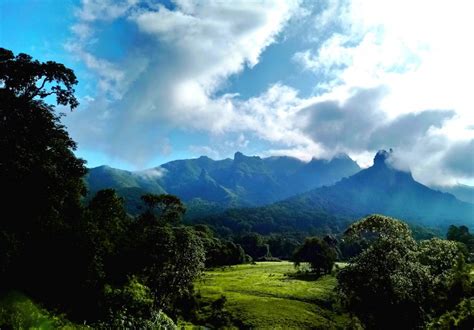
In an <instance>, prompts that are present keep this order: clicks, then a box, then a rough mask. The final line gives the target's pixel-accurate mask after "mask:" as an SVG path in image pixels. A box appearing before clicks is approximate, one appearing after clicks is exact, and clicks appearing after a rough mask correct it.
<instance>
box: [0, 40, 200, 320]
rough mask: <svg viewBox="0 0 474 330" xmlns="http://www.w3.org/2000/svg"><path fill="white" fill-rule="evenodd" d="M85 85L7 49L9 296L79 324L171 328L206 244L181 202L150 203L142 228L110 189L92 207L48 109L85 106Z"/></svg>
mask: <svg viewBox="0 0 474 330" xmlns="http://www.w3.org/2000/svg"><path fill="white" fill-rule="evenodd" d="M76 83H77V80H76V77H75V75H74V73H73V72H72V70H70V69H68V68H66V67H64V66H63V65H62V64H58V63H55V62H46V63H40V62H39V61H34V60H32V58H31V57H30V56H28V55H25V54H19V55H17V56H14V55H13V53H12V52H11V51H8V50H5V49H3V48H0V105H1V107H0V118H2V120H0V130H1V131H2V135H1V136H0V149H1V150H2V153H1V156H0V157H1V158H0V180H1V182H2V185H3V188H4V189H6V191H8V194H6V196H5V197H4V204H2V206H4V209H3V211H4V213H5V214H7V215H8V216H6V217H3V218H2V221H0V239H1V242H0V249H1V250H0V278H2V281H1V283H0V292H1V291H2V290H3V291H4V292H5V291H8V290H12V289H17V290H20V291H22V292H26V293H28V294H29V295H31V296H32V297H33V298H35V299H38V300H39V301H41V302H42V303H44V304H45V305H46V307H48V308H53V309H55V310H56V309H58V310H61V311H67V313H68V317H70V318H72V319H76V320H81V321H82V320H87V321H89V322H95V321H98V322H99V323H98V324H101V323H100V320H102V321H104V320H105V321H107V320H106V317H107V313H108V312H112V313H113V314H114V315H116V316H117V318H115V317H114V318H112V320H111V319H109V321H110V322H112V321H113V322H115V320H122V321H124V322H125V320H127V322H129V321H130V322H132V321H133V322H134V323H131V324H134V325H133V326H137V327H148V325H150V327H155V328H156V325H157V324H161V323H160V322H162V321H163V320H164V321H163V322H165V323H166V322H167V321H166V318H165V317H164V316H163V315H164V314H163V313H162V312H161V311H160V308H166V309H167V310H171V311H176V310H178V309H179V308H180V306H179V304H180V299H182V298H183V296H186V295H190V294H191V293H192V283H193V280H194V279H195V278H196V277H197V276H198V275H199V274H200V271H201V269H202V268H203V261H204V251H203V246H202V242H201V240H200V239H199V237H198V236H197V235H196V233H195V231H194V230H193V229H192V228H190V227H183V226H179V223H180V221H181V219H182V216H183V214H184V212H185V208H184V205H183V203H182V202H181V200H180V199H179V198H177V197H176V196H172V195H150V194H149V195H146V196H144V197H143V201H144V202H145V203H146V205H147V210H146V211H145V212H144V213H143V214H142V215H141V216H139V217H138V218H137V219H134V220H132V219H131V218H130V217H129V216H128V215H127V213H126V211H125V209H124V202H123V199H122V198H120V197H119V196H118V195H117V193H116V192H115V191H114V190H111V189H106V190H102V191H98V192H97V194H96V195H95V196H94V197H93V198H92V199H90V201H89V203H88V205H87V206H84V205H83V201H84V199H83V196H84V194H85V187H84V183H83V177H84V175H85V174H86V169H85V167H84V161H82V160H80V159H78V158H76V157H75V155H74V153H73V151H74V149H75V148H76V144H75V142H74V141H73V140H71V139H70V137H69V136H68V134H67V131H66V129H65V127H64V126H62V125H61V123H60V116H59V115H57V113H56V112H55V109H54V106H53V105H50V104H48V103H47V101H48V100H50V99H51V98H48V97H49V96H55V97H56V103H57V104H59V105H61V106H69V107H70V108H71V109H74V108H75V107H77V105H78V102H77V100H76V98H75V96H74V85H75V84H76ZM124 305H126V306H124ZM122 316H123V318H122ZM142 321H143V322H145V323H143V324H142V325H140V326H139V325H138V324H139V323H137V322H142ZM28 322H29V321H28ZM113 322H112V323H113ZM147 322H151V323H147ZM113 324H115V323H113ZM124 324H125V323H124ZM140 324H141V323H140ZM147 324H148V325H147ZM115 325H116V324H115ZM109 327H110V325H109Z"/></svg>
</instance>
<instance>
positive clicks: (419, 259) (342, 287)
mask: <svg viewBox="0 0 474 330" xmlns="http://www.w3.org/2000/svg"><path fill="white" fill-rule="evenodd" d="M345 235H346V236H347V237H349V238H350V237H355V238H362V237H364V238H365V239H366V240H367V241H368V242H369V243H368V247H366V248H365V249H364V250H363V251H362V252H361V253H360V254H359V255H357V256H356V257H354V258H353V259H352V260H351V262H350V263H349V265H348V266H347V267H345V268H344V269H342V270H341V271H340V273H339V275H338V282H339V285H338V289H339V291H340V292H341V293H342V297H343V301H344V302H345V303H346V305H347V307H348V308H349V310H350V311H352V312H353V313H355V314H356V315H357V316H358V317H359V319H360V320H361V321H362V322H363V323H364V324H365V326H366V327H367V328H369V329H378V328H396V329H400V328H417V327H421V326H423V325H424V323H425V322H426V321H427V320H428V319H429V318H430V317H432V316H436V315H437V313H438V312H440V311H441V310H443V309H444V308H446V307H447V306H448V307H449V305H451V306H454V305H455V304H457V303H458V302H459V301H460V300H461V299H462V298H463V297H465V296H467V295H469V294H470V292H471V287H470V286H471V284H470V282H469V272H468V270H467V268H466V267H465V263H464V257H463V255H462V253H461V250H460V249H459V247H458V245H457V244H456V243H454V242H449V241H442V240H439V239H432V240H429V241H423V242H421V243H417V242H416V241H415V240H414V239H413V238H412V235H411V231H410V229H409V228H408V226H407V225H406V224H405V223H403V222H401V221H398V220H396V219H393V218H389V217H385V216H381V215H371V216H369V217H367V218H364V219H362V220H360V221H358V222H356V223H354V224H352V225H351V226H350V227H349V228H348V229H347V231H346V232H345Z"/></svg>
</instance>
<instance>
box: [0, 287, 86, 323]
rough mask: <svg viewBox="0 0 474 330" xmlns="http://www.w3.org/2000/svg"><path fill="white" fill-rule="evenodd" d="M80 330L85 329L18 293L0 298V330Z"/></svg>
mask: <svg viewBox="0 0 474 330" xmlns="http://www.w3.org/2000/svg"><path fill="white" fill-rule="evenodd" d="M4 327H5V329H45V330H46V329H81V328H86V327H82V326H78V325H74V324H72V323H70V322H68V321H66V320H65V319H64V318H63V317H62V316H57V315H53V314H52V313H50V312H48V311H46V310H45V309H44V308H42V307H40V306H39V305H37V304H36V303H34V302H33V301H32V300H31V299H30V298H28V297H26V296H25V295H23V294H21V293H19V292H15V291H12V292H9V293H8V294H6V295H4V296H2V297H0V329H3V328H4Z"/></svg>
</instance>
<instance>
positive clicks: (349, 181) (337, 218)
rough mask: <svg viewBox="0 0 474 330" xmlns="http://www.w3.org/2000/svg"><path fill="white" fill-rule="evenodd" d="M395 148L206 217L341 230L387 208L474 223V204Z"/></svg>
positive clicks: (234, 225)
mask: <svg viewBox="0 0 474 330" xmlns="http://www.w3.org/2000/svg"><path fill="white" fill-rule="evenodd" d="M389 159H390V152H387V151H384V150H382V151H379V152H378V153H377V154H376V155H375V158H374V165H373V166H372V167H369V168H367V169H364V170H362V171H360V172H358V173H356V174H354V175H352V176H350V177H348V178H343V179H342V180H340V181H339V182H337V183H335V184H334V185H331V186H323V187H320V188H316V189H313V190H310V191H308V192H305V193H302V194H299V195H297V196H294V197H290V198H288V199H286V200H283V201H280V202H276V203H274V204H271V205H267V206H263V207H258V208H248V209H238V210H229V211H226V212H224V213H223V214H219V215H216V216H210V217H207V218H203V219H200V220H199V221H202V222H206V223H208V224H211V225H213V226H215V227H216V228H221V229H223V230H224V231H226V230H227V229H226V228H229V229H230V230H232V231H234V232H235V231H237V232H239V231H246V230H251V231H257V232H260V233H262V234H267V233H270V232H286V231H295V230H296V231H305V232H309V233H318V232H320V231H322V232H328V231H329V232H331V231H332V232H337V231H341V230H343V229H344V228H345V226H346V225H347V224H348V223H349V222H350V221H353V220H355V219H357V218H360V217H362V216H365V215H368V214H372V213H381V214H384V215H389V216H393V217H397V218H400V219H403V220H406V221H408V222H409V223H412V224H418V225H423V226H430V227H438V228H446V227H447V226H449V225H450V224H465V225H468V226H470V227H471V228H472V227H473V225H474V204H470V203H466V202H462V201H460V200H458V199H456V198H455V197H454V196H453V195H451V194H448V193H442V192H439V191H436V190H432V189H430V188H428V187H426V186H424V185H422V184H421V183H418V182H417V181H415V180H414V179H413V177H412V175H411V173H409V172H404V171H399V170H397V169H395V168H393V167H392V166H391V165H390V161H389Z"/></svg>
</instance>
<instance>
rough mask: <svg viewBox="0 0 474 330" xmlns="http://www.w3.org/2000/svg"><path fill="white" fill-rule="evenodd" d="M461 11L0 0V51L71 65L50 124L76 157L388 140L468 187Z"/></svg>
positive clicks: (323, 153) (468, 26)
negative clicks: (72, 103)
mask: <svg viewBox="0 0 474 330" xmlns="http://www.w3.org/2000/svg"><path fill="white" fill-rule="evenodd" d="M473 7H474V5H473V4H472V2H471V1H469V0H466V1H461V0H459V1H454V2H449V1H439V2H436V4H433V3H432V2H430V1H423V0H421V1H418V2H416V3H413V2H412V1H405V0H403V1H397V2H393V1H388V0H387V1H382V0H377V1H375V0H364V1H362V0H361V1H358V0H331V1H318V2H314V1H297V0H295V1H292V0H288V1H276V0H275V1H228V2H223V1H216V2H213V1H206V2H202V1H191V0H177V1H161V2H160V1H151V0H121V1H111V0H102V1H99V0H88V1H85V0H84V1H79V0H77V1H72V0H70V1H67V0H63V1H53V0H51V1H49V0H36V1H33V0H30V1H22V0H15V1H13V0H0V15H1V16H0V45H1V46H2V47H5V48H8V49H11V50H12V51H14V52H15V53H19V52H25V53H28V54H30V55H32V56H33V57H35V58H37V59H39V60H55V61H57V62H61V63H64V64H65V65H66V66H68V67H70V68H72V69H73V70H74V71H75V73H76V75H77V76H78V80H79V85H78V86H77V96H78V97H79V99H80V101H81V106H80V107H79V108H78V109H77V110H75V111H74V112H73V113H68V116H67V117H66V118H65V120H64V123H65V124H66V125H67V127H68V130H69V132H70V134H71V136H72V137H73V138H74V139H75V140H76V141H77V142H78V145H79V149H78V151H77V154H78V156H80V157H83V158H84V159H86V160H87V161H88V165H89V166H91V167H93V166H98V165H101V164H108V165H111V166H115V167H119V168H126V169H142V168H147V167H152V166H156V165H159V164H161V163H163V162H166V161H169V160H173V159H178V158H189V157H198V156H200V155H202V154H205V155H208V156H210V157H211V158H225V157H232V155H233V153H234V152H235V151H237V150H240V151H242V152H244V153H246V154H256V155H261V156H270V155H291V156H295V157H299V158H302V159H310V158H311V157H322V158H330V157H332V156H333V155H334V154H337V153H340V152H345V153H348V154H349V155H350V156H351V157H352V158H354V159H355V160H357V161H358V162H359V164H360V165H362V166H369V165H370V163H371V159H372V157H373V154H374V153H375V152H376V151H377V149H380V148H389V147H393V148H394V149H395V151H396V153H395V155H396V156H394V159H393V164H394V166H396V167H399V168H401V169H411V170H412V171H413V174H414V176H415V177H416V178H417V179H419V180H420V181H422V182H424V183H429V184H430V183H436V184H454V183H467V184H472V183H474V173H473V172H474V169H473V167H474V164H473V158H472V157H473V156H472V155H473V154H474V149H473V148H474V143H473V138H474V130H473V128H474V115H473V112H472V108H473V105H474V102H473V101H472V100H471V96H470V94H471V92H470V90H469V87H468V86H471V85H472V83H471V82H470V81H471V79H472V78H471V77H472V75H473V74H474V69H473V64H472V63H471V59H472V58H474V51H473V49H472V46H471V45H470V44H471V43H470V41H469V40H470V31H472V30H474V26H473V25H474V23H473V22H472V19H471V18H470V17H469V15H468V13H470V12H472V9H474V8H473ZM439 22H445V24H439ZM460 155H461V156H460ZM420 159H421V160H422V161H420Z"/></svg>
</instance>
